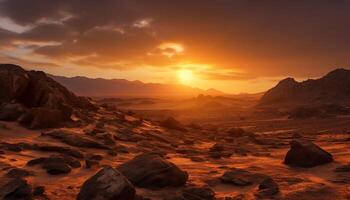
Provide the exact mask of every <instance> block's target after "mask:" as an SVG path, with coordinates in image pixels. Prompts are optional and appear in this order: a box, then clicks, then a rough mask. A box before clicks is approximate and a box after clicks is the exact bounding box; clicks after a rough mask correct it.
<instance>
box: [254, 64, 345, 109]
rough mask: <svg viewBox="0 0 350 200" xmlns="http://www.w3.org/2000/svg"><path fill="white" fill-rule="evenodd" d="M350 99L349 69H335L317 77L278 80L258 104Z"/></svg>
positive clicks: (318, 102) (312, 102) (288, 103)
mask: <svg viewBox="0 0 350 200" xmlns="http://www.w3.org/2000/svg"><path fill="white" fill-rule="evenodd" d="M349 100H350V70H347V69H336V70H333V71H331V72H329V73H328V74H326V75H325V76H323V77H321V78H319V79H309V80H306V81H302V82H297V81H295V80H294V79H293V78H286V79H284V80H282V81H280V82H279V83H278V84H277V85H276V86H275V87H274V88H272V89H270V90H268V91H267V92H266V93H265V94H264V95H263V96H262V98H261V99H260V101H259V105H261V106H271V105H276V106H277V105H285V106H287V105H310V104H331V103H337V104H347V103H348V101H349Z"/></svg>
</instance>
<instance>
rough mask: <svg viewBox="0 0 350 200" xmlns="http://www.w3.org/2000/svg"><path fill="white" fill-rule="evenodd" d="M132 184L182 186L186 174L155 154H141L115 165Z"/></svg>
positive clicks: (145, 186)
mask: <svg viewBox="0 0 350 200" xmlns="http://www.w3.org/2000/svg"><path fill="white" fill-rule="evenodd" d="M117 169H118V170H119V171H120V172H121V173H123V174H124V175H125V176H126V177H127V178H128V179H129V180H130V181H131V182H132V183H133V184H134V185H137V186H140V187H144V188H161V187H166V186H182V185H184V184H185V183H186V181H187V179H188V174H187V173H186V172H185V171H182V170H181V169H180V168H178V167H177V166H176V165H175V164H173V163H171V162H169V161H167V160H165V159H163V158H162V157H160V156H159V155H157V154H152V153H148V154H142V155H139V156H136V157H135V158H133V159H132V160H129V161H127V162H126V163H124V164H122V165H120V166H118V167H117Z"/></svg>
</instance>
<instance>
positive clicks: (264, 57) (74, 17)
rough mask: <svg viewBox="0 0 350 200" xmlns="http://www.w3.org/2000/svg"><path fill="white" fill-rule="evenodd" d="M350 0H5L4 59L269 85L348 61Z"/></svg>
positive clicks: (53, 69)
mask: <svg viewBox="0 0 350 200" xmlns="http://www.w3.org/2000/svg"><path fill="white" fill-rule="evenodd" d="M349 25H350V1H347V0H303V1H292V0H289V1H287V0H279V1H276V0H264V1H262V0H99V1H95V0H49V1H48V0H0V62H2V63H14V64H19V65H22V66H24V67H25V68H27V69H34V70H43V71H45V72H48V73H51V74H55V75H63V76H69V77H71V76H87V77H92V78H96V77H101V78H108V79H109V78H125V79H128V80H141V81H143V82H157V83H171V84H185V85H189V86H193V87H198V88H202V89H209V88H216V89H219V90H222V91H224V92H228V93H255V92H262V91H265V90H267V89H269V88H270V87H272V86H273V85H275V84H276V83H277V82H278V80H280V79H282V78H285V77H295V78H296V79H297V80H303V79H307V78H315V77H319V76H322V75H324V74H325V73H327V72H328V71H330V70H333V69H335V68H339V67H342V68H347V67H348V66H350V56H349V53H350V37H349V35H350V26H349Z"/></svg>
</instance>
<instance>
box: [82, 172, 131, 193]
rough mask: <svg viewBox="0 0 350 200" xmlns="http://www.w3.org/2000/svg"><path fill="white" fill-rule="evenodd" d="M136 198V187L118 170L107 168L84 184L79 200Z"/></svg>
mask: <svg viewBox="0 0 350 200" xmlns="http://www.w3.org/2000/svg"><path fill="white" fill-rule="evenodd" d="M134 197H135V188H134V186H133V185H132V184H131V183H130V182H129V181H128V180H127V179H126V178H125V177H124V176H123V175H122V174H121V173H120V172H118V171H117V170H115V169H113V168H111V167H105V168H103V169H101V170H100V171H99V172H97V174H95V175H94V176H92V177H91V178H89V179H88V180H86V181H85V182H84V184H83V186H82V187H81V190H80V192H79V194H78V197H77V200H131V199H134Z"/></svg>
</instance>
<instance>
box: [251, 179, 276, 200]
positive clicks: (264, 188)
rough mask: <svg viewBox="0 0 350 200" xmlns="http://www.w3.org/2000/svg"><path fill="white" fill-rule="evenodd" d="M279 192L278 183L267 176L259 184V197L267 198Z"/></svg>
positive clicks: (257, 194)
mask: <svg viewBox="0 0 350 200" xmlns="http://www.w3.org/2000/svg"><path fill="white" fill-rule="evenodd" d="M277 193H279V187H278V185H277V183H276V182H275V181H274V180H273V179H272V178H271V177H266V178H265V179H264V180H263V181H262V182H261V183H260V185H259V190H258V192H257V193H256V196H257V197H260V198H266V197H270V196H273V195H275V194H277Z"/></svg>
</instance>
